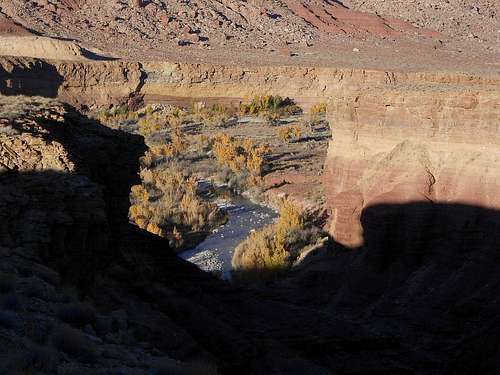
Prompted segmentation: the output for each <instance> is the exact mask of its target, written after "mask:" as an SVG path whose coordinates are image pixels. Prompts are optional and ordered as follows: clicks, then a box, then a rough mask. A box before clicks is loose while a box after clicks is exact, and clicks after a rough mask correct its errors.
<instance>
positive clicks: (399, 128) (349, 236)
mask: <svg viewBox="0 0 500 375" xmlns="http://www.w3.org/2000/svg"><path fill="white" fill-rule="evenodd" d="M499 103H500V96H499V94H498V89H497V86H492V87H487V86H486V87H485V86H483V87H477V86H474V85H471V86H469V85H468V86H464V85H458V86H452V87H450V86H447V85H441V86H437V85H415V86H409V85H401V84H398V85H395V86H394V87H388V86H379V87H374V88H372V89H369V90H368V89H367V90H365V91H358V92H353V93H348V94H346V95H343V96H340V97H337V98H333V99H332V100H331V106H330V112H329V113H330V121H331V123H332V124H334V126H333V140H332V141H331V142H330V148H329V151H328V156H327V160H326V163H325V173H324V183H325V192H326V193H327V195H328V201H329V206H330V207H331V208H332V222H331V225H330V233H332V235H333V236H334V237H335V238H336V239H337V240H338V241H340V242H341V243H343V244H345V245H347V246H359V245H361V244H362V237H363V234H362V231H361V226H360V222H359V218H360V215H361V213H362V211H363V209H364V208H365V207H369V206H370V205H375V204H380V203H404V202H414V201H424V202H436V203H438V202H440V203H452V202H453V203H463V204H471V205H476V206H483V207H489V208H495V209H498V208H500V200H499V194H498V191H500V183H499V181H498V176H500V106H499Z"/></svg>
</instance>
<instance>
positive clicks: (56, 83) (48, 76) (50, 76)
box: [0, 57, 64, 98]
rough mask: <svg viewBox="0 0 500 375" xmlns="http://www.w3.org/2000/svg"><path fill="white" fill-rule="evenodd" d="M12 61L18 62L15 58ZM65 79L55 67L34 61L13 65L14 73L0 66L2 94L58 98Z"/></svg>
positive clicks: (0, 91) (0, 90)
mask: <svg viewBox="0 0 500 375" xmlns="http://www.w3.org/2000/svg"><path fill="white" fill-rule="evenodd" d="M12 59H14V60H16V58H15V57H13V58H12ZM63 82H64V78H63V77H62V76H61V75H60V74H59V72H58V71H57V69H56V68H55V66H54V65H51V64H49V63H47V62H45V61H42V60H38V59H36V60H35V59H32V60H30V61H29V62H25V63H22V64H17V63H16V64H13V66H12V71H10V72H9V71H7V70H5V68H4V67H2V66H0V94H2V95H26V96H42V97H46V98H56V97H57V93H58V91H59V87H60V86H61V85H62V83H63Z"/></svg>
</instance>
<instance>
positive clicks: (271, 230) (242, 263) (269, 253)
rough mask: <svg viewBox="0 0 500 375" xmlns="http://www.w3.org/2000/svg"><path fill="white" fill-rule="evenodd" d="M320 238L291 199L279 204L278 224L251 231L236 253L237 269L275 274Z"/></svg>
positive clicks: (235, 263) (262, 273) (234, 261)
mask: <svg viewBox="0 0 500 375" xmlns="http://www.w3.org/2000/svg"><path fill="white" fill-rule="evenodd" d="M319 238H320V233H319V231H318V230H316V229H315V228H313V227H312V226H311V225H310V224H309V222H308V220H307V219H306V218H305V217H304V216H303V215H302V214H301V213H300V211H299V210H298V209H297V207H296V206H295V205H294V204H293V203H292V202H290V201H289V200H283V201H282V202H281V204H280V217H279V219H278V222H277V223H276V224H271V225H268V226H267V227H265V228H263V229H261V230H259V231H255V232H252V233H251V234H250V236H249V237H248V238H247V239H246V240H245V241H244V242H242V243H241V244H239V245H238V246H237V247H236V249H235V252H234V256H233V260H232V264H233V268H234V269H235V270H236V271H243V272H245V271H251V272H255V273H256V274H261V275H264V274H272V273H276V272H279V271H282V270H285V269H287V268H289V267H291V265H292V264H293V262H294V261H295V260H296V259H297V257H298V256H299V255H300V253H301V251H303V249H304V248H306V247H308V246H310V245H313V244H315V243H316V242H317V241H318V239H319Z"/></svg>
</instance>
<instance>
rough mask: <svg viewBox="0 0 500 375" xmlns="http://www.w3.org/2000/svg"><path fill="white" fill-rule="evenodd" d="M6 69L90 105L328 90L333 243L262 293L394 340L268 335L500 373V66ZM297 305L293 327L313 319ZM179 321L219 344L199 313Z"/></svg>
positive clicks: (335, 363)
mask: <svg viewBox="0 0 500 375" xmlns="http://www.w3.org/2000/svg"><path fill="white" fill-rule="evenodd" d="M1 65H2V67H3V68H2V69H3V70H0V79H1V80H0V89H1V91H2V93H8V94H14V93H18V94H20V93H26V92H28V93H29V91H30V89H35V90H38V91H36V92H37V93H41V94H43V93H44V92H45V93H46V94H49V96H50V95H52V96H57V97H59V98H61V99H62V100H65V101H68V102H70V103H73V104H74V105H76V106H80V107H83V106H87V107H90V106H92V105H99V104H104V103H110V102H113V101H115V102H119V101H123V100H126V98H128V97H129V96H130V95H131V94H136V93H137V88H138V87H140V93H141V94H144V95H145V99H146V101H148V100H149V101H157V100H165V101H168V100H178V98H179V97H184V98H187V97H200V96H202V97H208V98H221V97H222V98H228V97H229V98H236V100H238V99H237V98H244V97H247V96H250V95H253V94H262V93H276V94H280V95H288V96H292V97H295V98H297V99H298V100H299V102H300V101H303V102H305V103H307V102H308V101H314V100H316V99H317V98H318V97H321V98H325V97H327V98H329V99H328V101H329V116H330V121H331V124H332V128H333V140H332V142H331V145H330V149H329V152H328V156H327V159H326V161H325V173H324V187H325V193H326V195H327V198H328V202H327V205H328V206H329V209H330V211H331V220H330V227H329V231H330V233H331V234H332V235H333V237H334V238H335V240H336V241H337V243H336V245H335V246H336V249H337V251H336V252H334V253H332V254H329V255H328V254H327V255H321V254H320V255H319V256H314V254H313V255H312V256H311V257H310V259H308V260H306V261H305V262H304V264H303V265H302V266H301V267H299V269H297V270H294V271H293V272H292V274H291V275H290V277H288V278H287V279H286V280H283V281H282V282H280V283H279V285H278V286H276V288H275V290H274V291H272V292H270V291H268V292H267V293H271V294H272V295H273V297H272V298H271V299H273V300H274V299H275V298H279V300H280V301H288V302H289V303H292V304H293V305H294V306H298V305H303V306H309V307H311V308H315V309H319V310H321V311H322V312H324V313H326V314H327V315H329V316H335V317H336V318H340V317H342V319H347V321H355V322H357V323H361V324H362V325H365V326H367V327H370V330H375V332H377V333H378V334H379V335H382V336H386V335H388V336H391V337H394V338H395V339H396V341H397V344H396V345H393V344H390V342H389V341H390V340H389V341H385V342H380V341H378V342H372V343H370V340H366V339H355V340H354V342H347V341H345V340H344V341H342V340H340V341H339V340H338V337H339V335H341V332H344V333H346V332H345V329H344V328H340V325H341V324H340V325H338V324H337V323H333V322H325V325H323V324H321V327H322V328H321V329H326V327H328V329H327V331H324V332H322V333H316V334H313V333H312V331H311V329H312V327H311V326H309V325H307V326H306V327H304V328H305V331H304V332H303V333H302V336H301V337H302V338H301V339H299V336H298V335H296V334H297V332H295V329H296V328H297V324H293V323H292V320H290V321H288V322H287V324H286V327H285V326H282V325H281V324H284V323H283V322H281V323H279V324H278V326H280V329H279V330H278V331H276V332H275V333H274V334H273V337H274V338H277V339H278V340H281V341H282V342H285V343H286V344H285V345H286V346H287V347H289V348H294V350H299V351H300V352H301V353H304V354H305V355H306V356H307V357H308V358H314V359H315V360H316V361H320V362H321V363H322V364H323V365H325V366H326V367H327V368H330V369H336V370H339V371H347V372H349V371H351V372H355V373H368V372H369V371H372V370H374V369H376V370H378V371H381V372H383V373H388V372H390V371H392V372H393V373H429V372H432V371H436V370H439V371H440V373H450V374H451V373H457V371H459V370H460V372H461V373H474V372H477V371H479V372H481V373H491V374H493V373H495V371H496V370H497V369H498V368H499V367H498V366H499V364H498V363H497V362H495V360H494V358H495V353H498V350H499V347H498V342H497V341H496V340H495V339H494V338H495V334H497V333H498V332H497V331H498V327H499V325H498V324H496V323H498V321H495V319H497V318H496V317H498V316H499V315H498V312H499V306H498V302H497V299H498V295H499V288H500V281H499V279H498V275H497V272H496V269H497V267H498V264H499V258H498V254H499V249H500V245H499V244H500V238H499V233H500V219H499V216H500V215H499V214H498V210H499V209H500V201H499V200H498V199H499V198H498V197H500V194H499V192H500V185H499V183H500V182H499V180H498V176H500V147H499V146H500V139H499V137H500V128H499V127H500V121H499V119H500V105H499V103H500V94H499V89H498V88H499V83H500V79H499V77H498V76H497V75H496V76H495V75H471V74H454V73H444V72H441V73H439V72H435V73H432V72H422V73H397V72H394V73H389V72H379V71H363V70H349V69H328V68H321V69H320V68H315V69H308V68H291V67H290V68H287V67H283V68H266V67H256V68H248V69H246V68H241V67H215V66H202V65H179V64H167V63H148V64H143V65H142V67H141V65H139V64H136V63H128V62H103V63H91V64H80V63H79V64H73V63H54V62H44V61H40V60H20V59H4V60H2V64H1ZM33 67H34V68H35V69H38V72H37V73H36V74H34V73H33V72H32V68H33ZM44 71H47V74H48V76H46V77H47V79H46V80H44V79H43V77H44V75H43V72H44ZM40 73H42V74H40ZM40 76H41V77H42V80H41V81H40ZM54 78H56V79H55V80H54ZM44 90H45V91H44ZM200 93H203V94H202V95H200ZM318 93H319V94H318ZM165 94H168V95H165ZM361 246H362V247H361ZM349 248H356V250H355V251H349V250H348V249H349ZM174 268H175V267H174ZM190 272H192V271H190ZM176 275H178V276H179V273H178V272H176ZM193 275H194V274H193ZM185 280H187V279H185ZM186 283H187V284H189V282H188V281H186ZM304 291H307V292H304ZM216 293H217V295H218V296H221V297H218V298H225V297H222V295H219V294H218V293H219V292H216ZM278 296H279V297H278ZM267 302H269V301H267ZM207 303H208V305H210V302H207ZM224 306H225V305H224ZM240 307H242V306H240ZM246 308H249V309H250V310H252V309H253V307H249V306H248V305H247V306H246ZM232 309H233V311H236V307H235V306H233V307H232ZM267 311H268V312H269V313H270V315H268V317H269V318H270V316H271V315H272V314H273V313H271V310H267ZM274 312H276V310H274ZM261 313H262V314H264V315H265V312H264V311H262V312H261ZM297 314H298V315H297V316H296V317H295V318H294V319H293V321H295V322H302V323H304V322H305V321H309V322H310V321H311V320H310V318H311V316H307V314H306V313H305V312H300V313H299V312H297ZM264 315H262V316H261V317H260V318H257V317H256V316H252V317H247V319H248V320H249V321H253V322H254V323H255V322H256V319H257V320H259V319H264ZM211 316H212V315H211ZM233 318H234V316H233ZM233 318H226V319H228V320H226V323H227V324H228V325H229V326H233V324H236V325H238V324H239V323H238V322H240V320H241V318H239V319H237V320H236V321H234V319H233ZM289 318H290V317H289ZM302 318H304V319H303V320H302ZM231 319H233V321H231ZM264 320H265V319H264ZM264 320H263V321H264ZM263 321H262V322H263ZM271 321H273V319H270V320H269V322H271ZM228 322H229V323H228ZM184 323H185V324H187V325H188V326H189V329H190V330H191V332H193V331H194V332H195V335H198V336H197V337H201V340H202V341H204V342H205V343H207V344H209V343H210V342H213V340H214V338H213V337H208V336H207V335H208V333H207V332H203V329H202V325H200V323H199V322H196V321H193V320H190V321H188V322H184ZM269 324H271V323H269ZM342 324H344V323H342ZM299 325H300V324H299ZM264 326H266V325H264ZM292 327H293V328H292ZM495 327H496V328H495ZM261 328H262V326H261ZM267 328H269V329H271V327H270V326H267ZM226 329H227V328H226ZM269 329H265V330H264V331H265V333H264V336H262V337H261V335H260V334H259V333H255V335H254V339H256V338H258V337H261V338H265V336H266V335H269V332H270V330H269ZM272 329H274V328H272ZM321 329H320V331H321ZM251 330H252V328H251V327H250V328H249V330H247V331H245V332H247V333H248V332H250V331H251ZM315 331H316V332H318V331H317V330H315ZM326 332H330V333H331V335H332V336H330V335H329V334H328V335H327V334H326ZM495 332H497V333H495ZM199 335H201V336H199ZM346 335H349V334H348V333H346ZM292 336H293V337H295V338H292ZM341 336H342V335H341ZM354 336H357V337H359V334H356V335H354ZM361 336H362V335H361ZM335 337H337V339H335ZM344 337H345V336H344ZM386 337H387V336H386ZM308 338H309V339H308ZM432 342H434V345H433V344H431V343H432ZM225 347H227V346H225ZM349 347H350V348H351V349H347V348H349ZM396 348H397V349H396ZM233 352H234V351H233ZM233 352H232V354H231V355H234V356H236V357H238V356H241V353H239V354H238V353H233ZM334 352H335V354H334ZM402 353H404V354H402ZM218 355H221V352H220V351H219V352H218ZM248 355H249V356H250V357H251V356H252V355H250V354H248ZM244 357H245V360H248V357H247V356H244ZM238 358H241V357H238ZM360 358H362V359H363V361H360ZM389 358H390V359H389ZM394 358H398V359H397V360H394ZM497 358H498V356H497ZM233 363H234V360H233ZM356 366H357V367H356Z"/></svg>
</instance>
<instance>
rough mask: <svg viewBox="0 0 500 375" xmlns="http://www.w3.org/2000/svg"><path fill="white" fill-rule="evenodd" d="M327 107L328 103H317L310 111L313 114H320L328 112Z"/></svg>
mask: <svg viewBox="0 0 500 375" xmlns="http://www.w3.org/2000/svg"><path fill="white" fill-rule="evenodd" d="M326 107H327V105H326V103H324V102H321V103H316V104H315V105H313V106H312V107H311V111H310V113H311V114H313V115H314V114H320V113H326Z"/></svg>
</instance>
